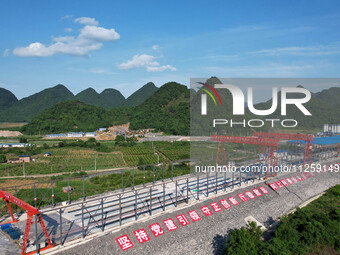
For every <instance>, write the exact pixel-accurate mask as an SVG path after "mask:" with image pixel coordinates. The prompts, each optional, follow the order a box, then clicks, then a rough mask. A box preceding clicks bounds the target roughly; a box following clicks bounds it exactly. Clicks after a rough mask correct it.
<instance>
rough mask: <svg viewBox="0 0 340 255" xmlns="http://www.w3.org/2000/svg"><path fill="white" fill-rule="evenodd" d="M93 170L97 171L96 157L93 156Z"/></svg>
mask: <svg viewBox="0 0 340 255" xmlns="http://www.w3.org/2000/svg"><path fill="white" fill-rule="evenodd" d="M94 170H95V171H97V158H96V157H94Z"/></svg>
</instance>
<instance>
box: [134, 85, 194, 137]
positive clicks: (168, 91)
mask: <svg viewBox="0 0 340 255" xmlns="http://www.w3.org/2000/svg"><path fill="white" fill-rule="evenodd" d="M189 100H190V90H189V89H188V88H187V87H186V86H184V85H181V84H179V83H176V82H169V83H166V84H164V85H163V86H162V87H160V88H159V89H158V90H157V91H156V92H155V93H154V94H153V95H152V96H151V97H149V98H148V99H147V100H146V101H145V102H144V103H142V104H141V105H139V106H138V107H135V108H134V112H133V115H132V118H131V121H130V125H131V128H132V129H142V128H154V129H156V130H157V129H160V130H162V131H164V132H167V133H171V134H185V135H187V134H188V133H189V122H190V114H189Z"/></svg>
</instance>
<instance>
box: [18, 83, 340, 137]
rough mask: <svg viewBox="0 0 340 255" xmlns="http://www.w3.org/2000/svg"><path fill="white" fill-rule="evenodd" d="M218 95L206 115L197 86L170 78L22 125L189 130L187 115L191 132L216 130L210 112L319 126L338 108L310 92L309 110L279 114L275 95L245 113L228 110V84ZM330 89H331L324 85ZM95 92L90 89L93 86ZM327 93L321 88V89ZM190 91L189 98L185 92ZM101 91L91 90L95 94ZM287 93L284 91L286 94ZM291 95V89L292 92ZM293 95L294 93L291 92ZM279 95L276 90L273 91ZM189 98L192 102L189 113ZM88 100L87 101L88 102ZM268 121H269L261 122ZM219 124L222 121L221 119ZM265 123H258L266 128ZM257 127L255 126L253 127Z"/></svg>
mask: <svg viewBox="0 0 340 255" xmlns="http://www.w3.org/2000/svg"><path fill="white" fill-rule="evenodd" d="M207 83H208V84H210V85H211V84H216V83H219V80H217V78H215V77H214V78H212V79H209V80H208V81H207ZM216 90H217V92H218V93H219V95H220V96H221V101H222V102H223V107H222V106H221V105H219V102H218V101H217V104H216V105H215V104H214V102H213V100H211V99H209V97H208V100H207V103H208V107H207V109H208V115H207V116H206V117H205V116H202V115H200V112H198V111H201V95H202V93H204V92H203V91H202V90H198V91H196V92H194V91H192V90H191V91H190V90H189V89H188V88H187V87H186V86H184V85H181V84H178V83H176V82H169V83H166V84H164V85H163V86H161V87H160V88H159V89H158V90H157V91H156V92H155V93H154V94H153V95H152V96H150V97H149V98H148V99H147V100H145V101H144V102H143V103H141V104H140V105H138V106H133V107H131V106H125V107H119V108H115V109H104V108H101V107H96V106H91V105H86V104H84V103H82V102H79V101H70V102H61V103H59V104H57V105H55V106H53V107H51V108H50V109H48V110H45V111H44V112H42V113H41V114H40V115H39V116H37V117H36V118H34V119H33V120H32V121H31V122H30V123H29V124H28V125H26V126H24V127H23V130H22V131H23V132H24V133H29V134H32V133H39V132H41V133H56V132H67V131H93V130H95V129H97V128H98V127H107V126H110V125H113V124H121V123H126V122H130V127H131V128H132V129H143V128H154V129H156V130H161V131H164V132H166V133H171V134H181V135H187V134H188V133H189V126H190V123H189V122H190V119H191V121H192V122H191V127H192V129H193V130H194V131H195V132H194V133H192V134H193V135H195V134H197V135H199V134H203V133H202V130H204V131H205V133H204V134H207V133H209V134H210V133H214V132H215V131H216V130H210V129H209V126H211V118H223V119H231V118H232V119H233V121H237V122H240V121H242V119H246V120H249V119H263V120H264V119H287V118H288V119H296V120H297V121H298V123H299V127H305V128H321V127H322V125H323V124H324V123H340V114H339V111H338V108H337V106H333V105H331V104H328V103H327V102H324V101H323V100H320V98H319V97H318V96H317V95H318V93H316V94H313V95H312V99H311V100H310V101H309V102H308V103H307V104H305V106H306V108H307V109H308V110H309V111H310V112H311V113H312V116H304V115H303V114H302V113H301V111H300V110H299V109H297V108H296V107H295V106H293V105H288V106H287V116H281V108H280V100H279V102H278V109H277V110H276V111H275V112H274V113H273V114H272V115H270V116H255V115H253V114H252V113H250V112H249V110H248V108H246V110H245V115H242V116H232V103H233V102H232V97H231V94H230V92H229V91H228V90H225V89H216ZM330 90H331V89H330ZM94 92H95V91H94ZM322 92H323V93H328V92H327V91H322ZM87 93H88V94H89V95H91V96H94V95H96V94H97V93H93V91H91V90H87V91H86V93H83V94H85V95H86V94H87ZM190 94H191V98H190ZM98 95H99V96H100V95H101V94H97V96H98ZM291 96H292V95H290V98H291ZM293 96H294V95H293ZM295 96H299V94H296V95H295ZM278 98H280V95H278ZM189 102H191V105H192V106H194V107H192V109H191V111H193V112H191V113H194V114H193V115H192V116H191V118H190V109H189ZM92 103H93V102H92ZM270 107H271V100H269V101H267V102H264V103H260V104H256V105H255V108H256V109H269V108H270ZM266 123H269V122H266ZM221 126H222V125H221ZM221 128H222V129H221V130H223V131H226V132H228V133H231V132H234V133H235V134H238V133H239V132H241V131H242V132H244V131H252V130H251V128H248V129H243V128H242V129H237V128H230V127H229V128H225V126H224V127H221ZM269 128H270V127H269V124H266V126H265V127H264V128H263V129H262V131H266V130H268V129H269ZM256 130H259V129H256Z"/></svg>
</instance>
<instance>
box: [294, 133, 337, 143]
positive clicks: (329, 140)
mask: <svg viewBox="0 0 340 255" xmlns="http://www.w3.org/2000/svg"><path fill="white" fill-rule="evenodd" d="M288 142H289V143H305V141H302V140H292V141H288ZM337 143H340V135H336V136H327V137H317V138H313V144H317V145H331V144H337Z"/></svg>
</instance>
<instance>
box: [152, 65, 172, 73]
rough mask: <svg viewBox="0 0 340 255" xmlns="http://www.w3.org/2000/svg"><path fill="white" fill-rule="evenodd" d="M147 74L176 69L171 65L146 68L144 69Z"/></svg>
mask: <svg viewBox="0 0 340 255" xmlns="http://www.w3.org/2000/svg"><path fill="white" fill-rule="evenodd" d="M146 70H147V71H148V72H163V71H165V70H170V71H176V68H175V67H173V66H171V65H165V66H148V67H147V68H146Z"/></svg>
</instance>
